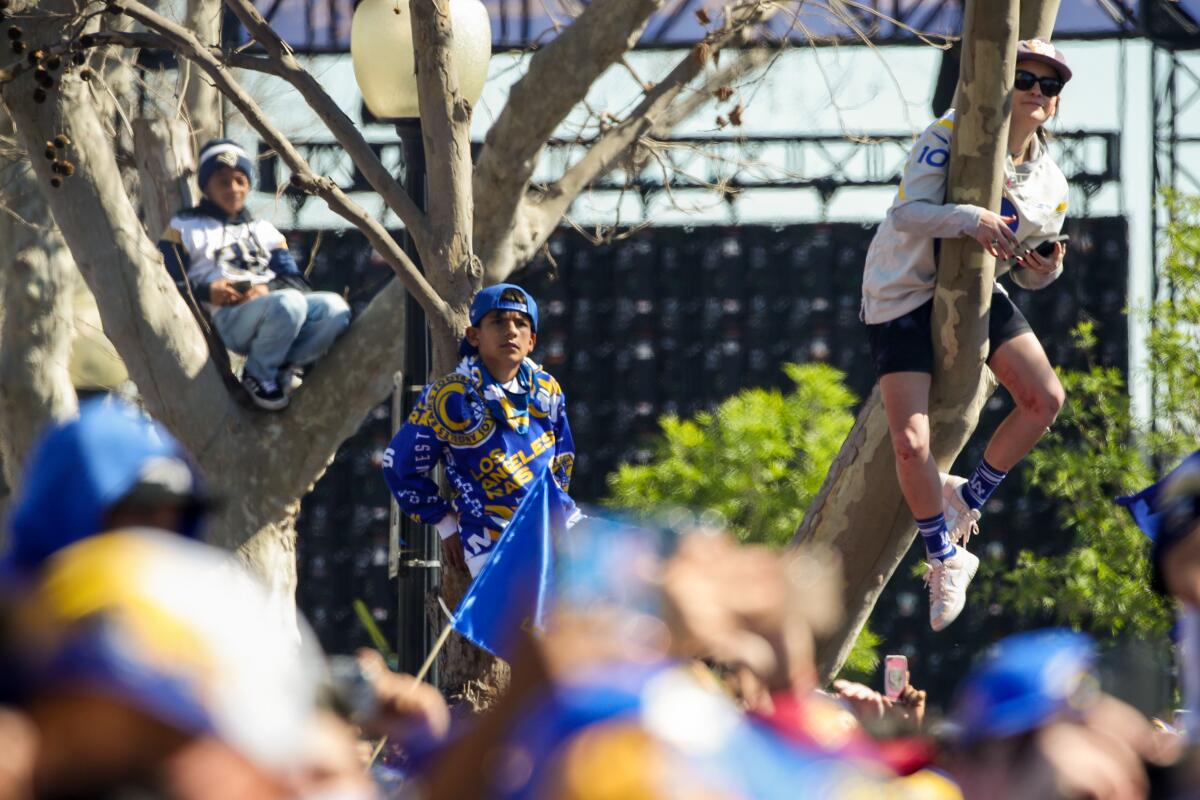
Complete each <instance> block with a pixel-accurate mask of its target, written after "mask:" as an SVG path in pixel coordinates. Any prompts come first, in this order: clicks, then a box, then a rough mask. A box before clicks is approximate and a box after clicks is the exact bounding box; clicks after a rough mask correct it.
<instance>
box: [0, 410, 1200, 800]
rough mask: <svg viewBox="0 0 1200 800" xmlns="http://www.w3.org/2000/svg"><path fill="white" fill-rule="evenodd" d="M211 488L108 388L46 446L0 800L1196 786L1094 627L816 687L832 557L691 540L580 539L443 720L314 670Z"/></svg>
mask: <svg viewBox="0 0 1200 800" xmlns="http://www.w3.org/2000/svg"><path fill="white" fill-rule="evenodd" d="M217 502H219V499H218V498H213V497H211V496H210V495H209V494H208V493H207V491H206V490H205V488H204V482H203V479H202V476H201V475H200V474H199V473H198V471H197V470H196V468H195V466H194V464H193V462H192V460H191V459H190V458H189V456H188V455H187V454H186V453H185V452H183V451H182V449H181V448H180V447H179V445H178V444H177V443H176V442H175V441H174V440H173V439H172V438H171V436H170V435H169V434H168V433H167V432H166V431H165V430H164V429H162V428H161V427H160V426H158V425H156V424H155V423H154V422H152V421H150V420H147V419H146V418H145V417H144V416H141V415H140V414H138V413H137V412H136V411H135V410H133V409H130V408H127V407H124V406H123V405H121V404H120V403H119V402H117V401H114V400H111V399H101V400H96V401H91V402H89V403H87V404H85V405H84V406H83V408H82V409H81V413H80V416H79V417H78V418H77V419H74V420H71V421H68V422H65V423H62V424H60V425H57V426H55V427H54V428H53V429H52V430H51V431H49V432H48V433H47V434H46V435H45V436H44V437H43V438H42V440H41V442H40V443H39V445H38V447H37V449H36V451H35V452H34V454H33V455H32V456H31V458H30V461H29V466H28V469H27V472H26V475H25V476H24V479H23V480H22V482H21V484H20V489H19V494H18V496H16V497H15V498H14V505H13V507H12V510H11V514H10V517H9V520H8V523H7V524H8V531H7V534H8V541H7V545H6V548H5V551H4V554H3V557H2V559H0V798H3V799H4V800H8V799H9V798H12V799H14V800H15V799H17V798H85V797H94V798H172V799H177V800H200V799H201V798H234V799H235V800H237V799H238V798H346V799H349V798H390V797H397V798H426V799H429V800H442V799H443V798H445V799H446V800H449V799H450V798H455V799H458V798H531V799H535V800H538V799H541V798H569V799H571V800H574V799H576V798H578V799H579V800H583V799H584V798H588V799H589V800H592V799H594V800H601V799H603V800H608V799H609V798H611V799H612V800H617V799H618V798H621V799H624V798H637V799H640V798H647V799H648V800H649V799H654V800H659V799H660V798H661V799H663V800H665V799H666V798H702V799H703V800H718V799H719V800H742V799H743V798H744V799H749V798H806V797H813V798H855V800H857V798H872V797H895V798H958V797H962V798H969V799H970V800H974V799H975V798H1057V797H1063V798H1143V797H1156V798H1184V797H1192V796H1200V760H1197V758H1196V756H1195V751H1194V749H1193V748H1192V746H1191V745H1190V739H1189V735H1188V732H1187V731H1184V730H1182V729H1180V728H1177V727H1176V726H1175V725H1174V722H1175V720H1174V719H1162V720H1159V719H1148V718H1147V717H1145V716H1143V714H1142V713H1140V712H1139V711H1137V710H1135V709H1134V708H1133V707H1131V706H1129V705H1126V704H1125V703H1123V702H1121V701H1119V700H1117V699H1116V698H1114V697H1113V696H1111V695H1109V694H1106V693H1105V691H1104V690H1103V687H1102V686H1101V683H1100V681H1099V678H1098V670H1097V658H1098V653H1097V647H1096V645H1095V643H1094V642H1092V641H1091V640H1090V639H1089V638H1088V637H1087V636H1085V635H1083V634H1079V633H1075V632H1071V631H1065V630H1048V631H1034V632H1028V633H1022V634H1018V635H1015V636H1012V637H1010V638H1008V639H1005V640H1002V641H1000V642H998V643H997V644H996V645H995V646H994V647H993V648H991V649H990V650H989V651H988V652H985V653H982V654H980V657H979V659H978V661H977V662H976V664H975V666H974V667H973V668H972V670H971V671H970V673H969V674H967V675H966V676H964V678H963V680H962V682H961V685H960V687H959V688H958V690H957V692H956V693H955V694H954V695H953V696H945V697H941V696H938V697H936V700H937V703H938V704H939V706H944V707H945V708H947V709H948V710H947V712H946V713H944V714H934V713H933V712H929V713H927V712H926V698H927V695H926V692H925V691H922V690H921V689H919V688H917V686H916V685H914V683H916V684H919V680H918V681H914V680H912V678H913V677H914V676H909V675H907V674H902V675H900V676H898V677H899V680H898V681H897V682H896V683H894V684H891V683H889V687H888V691H886V692H882V693H881V692H878V691H875V690H874V689H872V688H870V687H868V686H865V685H863V684H859V683H854V682H849V681H843V680H836V681H834V682H833V683H832V684H831V685H824V684H823V683H822V672H821V669H820V667H819V665H818V663H817V653H816V644H815V643H816V642H817V641H819V640H820V639H821V638H822V637H824V636H827V635H828V634H831V633H833V632H835V631H837V630H840V629H841V626H843V625H844V624H846V621H845V620H844V619H843V618H842V616H843V615H842V609H841V608H840V601H839V598H840V596H841V578H840V572H839V565H838V563H837V560H836V558H835V557H833V555H831V554H830V553H827V552H823V551H820V550H817V549H809V550H794V551H789V552H786V553H778V552H772V551H769V550H766V549H763V548H759V547H751V546H743V545H739V544H738V543H736V542H735V541H733V540H731V539H730V538H729V537H727V536H725V535H723V534H722V533H721V532H719V531H713V530H707V529H692V530H689V531H685V532H683V533H680V534H678V535H673V536H671V537H667V536H663V535H661V532H651V531H647V532H646V537H645V539H644V540H642V541H640V542H638V541H635V539H636V535H637V534H636V530H637V529H636V528H633V527H631V526H628V525H622V526H614V525H612V524H610V523H608V522H606V521H605V520H603V519H592V520H585V521H584V522H583V523H581V524H580V525H577V526H576V527H575V528H573V529H572V538H573V542H574V544H573V552H572V553H570V554H568V556H567V557H566V559H565V566H564V570H563V574H562V580H563V581H564V586H565V588H564V590H563V592H562V593H561V602H560V603H559V604H558V605H557V606H556V607H555V608H554V610H553V612H552V613H551V614H550V616H549V618H548V622H547V624H546V625H545V626H544V630H538V631H537V633H536V635H532V634H530V633H528V632H518V634H517V635H518V637H519V638H518V639H517V641H516V643H515V645H514V653H513V656H512V658H511V665H512V673H511V682H510V685H509V686H508V688H507V691H506V692H505V693H504V694H503V695H501V696H500V698H499V699H498V700H497V701H496V702H495V703H494V704H493V705H492V706H491V707H490V708H488V709H486V710H484V711H481V712H470V713H468V712H462V713H452V710H451V709H450V708H449V707H448V706H447V703H446V701H445V700H444V698H443V696H442V695H441V694H440V693H439V692H438V691H437V690H436V689H434V688H433V687H432V686H430V685H429V684H427V683H425V682H423V681H420V680H417V679H416V678H414V677H412V676H408V675H403V674H398V673H396V672H394V671H392V670H391V669H390V668H389V666H388V664H387V663H386V661H385V659H384V658H383V656H381V655H380V654H379V653H376V652H374V651H360V652H359V653H358V654H356V655H355V656H353V657H333V658H327V657H326V656H324V655H323V654H322V653H321V652H320V649H319V647H318V645H317V644H316V642H315V641H314V637H313V636H312V634H311V632H310V631H308V630H307V629H305V628H304V626H303V624H301V627H300V630H295V629H286V628H285V627H284V626H282V625H280V623H279V620H278V615H277V614H274V613H272V608H271V603H270V598H269V597H268V595H267V591H266V589H265V588H263V586H262V585H261V584H260V583H259V582H258V580H257V579H256V578H254V577H253V576H251V575H250V574H249V573H248V572H247V571H246V570H245V569H244V568H243V567H242V566H241V564H240V563H239V562H238V561H237V560H236V558H234V557H233V556H231V555H229V554H227V553H226V552H224V551H222V550H219V549H216V548H213V547H210V546H208V545H206V544H204V543H203V541H202V539H201V535H200V534H201V530H202V527H203V522H204V519H205V517H206V515H208V514H209V513H210V511H211V510H212V508H213V506H214V503H217ZM1152 510H1153V511H1154V512H1155V513H1156V514H1157V515H1158V517H1157V519H1158V521H1159V525H1160V527H1159V529H1158V530H1157V536H1156V539H1155V546H1154V559H1155V564H1156V568H1157V573H1156V574H1157V576H1158V581H1159V584H1160V586H1159V588H1160V589H1161V590H1162V591H1164V592H1170V593H1171V594H1172V595H1174V596H1175V597H1177V598H1179V599H1180V600H1182V601H1185V603H1186V604H1191V603H1194V602H1195V600H1196V599H1200V590H1198V589H1197V587H1200V535H1196V534H1197V533H1200V523H1198V520H1200V460H1197V463H1192V464H1190V465H1189V463H1187V462H1185V464H1184V466H1183V467H1181V468H1180V469H1178V470H1176V472H1175V473H1173V476H1172V479H1171V480H1170V481H1167V482H1166V483H1164V485H1163V486H1162V487H1161V491H1158V492H1157V493H1156V495H1155V497H1154V498H1153V508H1152ZM631 531H632V532H633V533H631ZM615 533H619V534H620V535H619V536H615ZM621 537H625V538H629V540H630V542H632V543H631V544H630V545H629V547H630V550H629V556H630V557H629V558H628V562H627V563H628V569H626V570H622V571H619V574H617V571H614V570H611V569H608V563H609V562H608V561H606V560H603V559H601V560H597V559H595V558H593V556H594V555H595V553H596V552H598V551H599V550H598V549H590V545H589V542H590V541H591V542H594V543H595V545H596V548H602V549H603V550H604V552H606V553H612V552H614V547H615V548H616V549H615V552H617V553H618V554H620V552H621V547H622V546H623V545H622V544H621V542H622V541H623V540H622V538H621ZM631 537H632V538H631ZM647 541H650V542H652V544H651V545H650V546H647V544H646V542H647ZM614 542H615V543H616V544H615V545H614ZM1193 551H1194V552H1193ZM598 565H599V566H598ZM1186 604H1185V607H1187V605H1186ZM1186 645H1187V642H1186V641H1185V642H1184V645H1183V649H1186ZM1184 663H1185V666H1184V668H1183V669H1184V671H1185V672H1186V671H1187V669H1189V667H1188V666H1187V663H1188V662H1186V661H1185V662H1184ZM1185 678H1186V676H1185ZM1184 683H1185V684H1186V683H1187V681H1186V680H1185V681H1184ZM935 694H936V693H935Z"/></svg>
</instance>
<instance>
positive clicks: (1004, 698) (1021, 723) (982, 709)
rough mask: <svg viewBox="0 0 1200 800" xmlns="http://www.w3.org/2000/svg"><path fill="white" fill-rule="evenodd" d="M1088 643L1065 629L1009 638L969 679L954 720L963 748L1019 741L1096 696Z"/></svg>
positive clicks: (1092, 651) (1092, 657) (1092, 652)
mask: <svg viewBox="0 0 1200 800" xmlns="http://www.w3.org/2000/svg"><path fill="white" fill-rule="evenodd" d="M1095 660H1096V652H1095V647H1094V645H1093V642H1092V640H1091V638H1090V637H1088V636H1086V635H1084V634H1082V633H1076V632H1074V631H1069V630H1065V629H1050V630H1044V631H1032V632H1029V633H1019V634H1016V635H1014V636H1009V637H1008V638H1007V639H1003V640H1002V641H1000V643H999V644H997V645H996V646H995V647H994V648H993V649H992V650H991V651H989V653H988V655H987V656H986V657H985V658H984V660H983V661H982V662H981V663H979V664H977V665H976V666H975V667H974V668H973V669H972V670H971V672H970V673H969V674H968V675H967V677H966V679H965V680H964V682H963V685H962V687H961V688H960V690H959V693H958V699H957V701H956V703H955V709H954V714H953V719H954V723H955V726H956V727H957V728H958V729H959V731H960V740H961V741H962V742H963V743H964V744H973V743H976V742H979V741H983V740H986V739H1004V738H1007V737H1010V736H1017V735H1019V734H1022V733H1026V732H1028V731H1031V730H1034V729H1036V728H1039V727H1041V726H1042V725H1045V724H1046V723H1048V722H1051V721H1052V720H1054V719H1056V718H1060V717H1063V716H1069V715H1072V714H1075V713H1078V712H1079V711H1082V710H1084V709H1086V708H1087V707H1089V706H1090V705H1091V703H1093V702H1094V701H1095V699H1096V697H1097V696H1098V682H1097V680H1096V674H1095Z"/></svg>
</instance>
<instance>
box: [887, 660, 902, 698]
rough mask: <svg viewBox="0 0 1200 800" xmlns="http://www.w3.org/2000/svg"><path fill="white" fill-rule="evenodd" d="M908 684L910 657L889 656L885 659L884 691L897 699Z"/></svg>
mask: <svg viewBox="0 0 1200 800" xmlns="http://www.w3.org/2000/svg"><path fill="white" fill-rule="evenodd" d="M905 686H908V657H907V656H888V657H887V658H885V659H884V660H883V691H884V694H886V695H887V696H888V697H889V698H891V699H892V700H895V699H896V698H898V697H899V696H900V695H901V694H903V693H904V687H905Z"/></svg>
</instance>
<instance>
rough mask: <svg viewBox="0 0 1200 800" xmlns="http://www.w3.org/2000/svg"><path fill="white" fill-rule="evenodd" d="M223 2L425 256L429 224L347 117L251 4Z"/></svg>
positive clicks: (239, 0)
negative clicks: (327, 130)
mask: <svg viewBox="0 0 1200 800" xmlns="http://www.w3.org/2000/svg"><path fill="white" fill-rule="evenodd" d="M226 2H227V4H228V5H229V7H230V8H231V9H232V10H233V13H234V14H236V15H237V18H238V19H239V20H240V21H241V23H242V24H243V25H245V26H246V30H247V31H249V33H250V35H251V36H253V37H254V39H255V41H257V42H258V43H259V44H261V45H262V46H263V48H264V49H265V50H266V51H267V57H268V59H269V60H271V61H273V62H275V63H276V64H277V65H278V71H273V74H276V75H278V76H279V77H281V78H283V79H284V80H285V81H287V82H288V83H289V84H291V85H292V86H293V87H294V88H295V89H296V91H298V92H300V94H301V96H302V97H303V98H304V100H305V102H307V103H308V105H309V107H310V108H311V109H312V110H313V111H315V112H316V113H317V116H319V117H320V118H321V121H322V122H324V123H325V126H326V127H327V128H329V131H330V133H332V134H333V137H334V138H335V139H337V141H338V144H340V145H341V146H342V147H343V148H344V149H345V151H346V154H347V155H348V156H350V160H351V161H353V162H354V166H355V167H357V168H358V171H359V172H361V173H362V175H363V177H364V178H366V179H367V183H369V184H370V185H371V188H372V189H374V190H375V191H376V192H377V193H378V194H379V196H380V197H382V198H383V201H384V203H386V204H387V207H388V208H389V209H391V210H392V212H393V213H395V215H396V216H397V217H399V218H400V221H401V222H403V223H404V227H405V229H406V230H407V231H408V234H409V236H411V237H412V240H413V243H414V244H415V245H416V247H417V251H418V252H422V253H423V252H425V249H426V247H428V244H429V228H428V226H429V222H428V219H427V217H426V215H424V214H422V213H421V211H420V209H418V208H417V205H416V204H415V203H414V202H413V200H412V198H410V197H409V196H408V194H407V193H406V192H405V191H404V187H403V186H401V185H400V183H399V181H397V180H396V179H395V177H394V176H393V175H392V174H391V173H390V172H388V171H387V168H386V167H384V166H383V162H381V161H380V160H379V156H378V155H376V153H375V151H374V150H372V149H371V146H370V145H369V144H368V143H367V140H366V139H364V138H363V136H362V133H360V132H359V130H358V127H357V126H356V125H355V124H354V122H353V120H351V119H350V118H349V117H348V116H346V113H345V112H344V111H342V109H341V108H340V107H339V106H338V104H337V103H335V102H334V101H333V99H332V98H331V97H330V96H329V94H328V93H327V92H326V91H325V89H324V87H322V86H321V84H320V83H318V82H317V80H316V78H314V77H313V76H312V75H311V74H310V73H309V72H308V70H306V69H304V67H302V66H301V65H300V62H298V61H297V60H296V58H295V56H293V55H292V53H291V49H290V48H289V47H288V46H287V44H286V43H285V42H284V41H283V40H282V39H281V38H280V37H279V34H277V33H276V32H275V30H274V29H273V28H272V27H271V26H270V24H269V23H268V22H267V21H266V19H264V18H263V16H262V14H261V13H259V11H258V9H257V8H256V7H255V6H254V4H253V3H252V2H250V0H226ZM422 305H424V303H422Z"/></svg>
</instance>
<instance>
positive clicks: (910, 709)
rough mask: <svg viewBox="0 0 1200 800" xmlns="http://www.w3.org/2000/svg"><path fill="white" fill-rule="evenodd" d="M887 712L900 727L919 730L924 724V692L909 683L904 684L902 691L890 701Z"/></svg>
mask: <svg viewBox="0 0 1200 800" xmlns="http://www.w3.org/2000/svg"><path fill="white" fill-rule="evenodd" d="M888 712H889V714H890V716H891V717H892V718H893V719H895V720H897V721H898V722H899V723H900V724H901V725H903V726H905V727H908V728H912V729H915V730H920V728H921V726H922V725H923V724H924V723H925V691H924V690H923V689H918V688H916V687H915V686H913V685H912V684H911V683H908V684H905V685H904V691H902V692H900V696H899V697H897V698H896V699H895V700H894V701H892V703H891V706H890V707H889V709H888Z"/></svg>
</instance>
